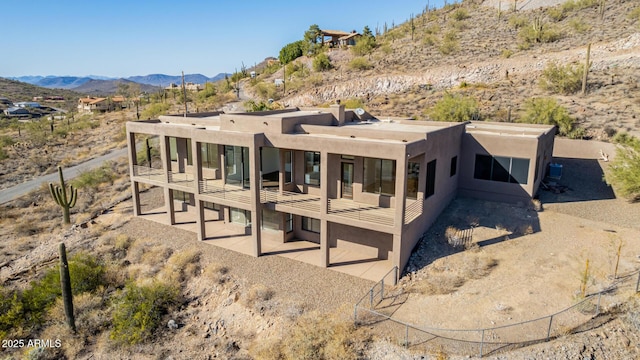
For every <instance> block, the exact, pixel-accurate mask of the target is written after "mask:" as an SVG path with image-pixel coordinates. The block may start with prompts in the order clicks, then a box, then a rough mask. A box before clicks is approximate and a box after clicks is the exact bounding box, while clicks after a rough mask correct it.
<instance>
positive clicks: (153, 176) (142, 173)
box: [133, 165, 166, 182]
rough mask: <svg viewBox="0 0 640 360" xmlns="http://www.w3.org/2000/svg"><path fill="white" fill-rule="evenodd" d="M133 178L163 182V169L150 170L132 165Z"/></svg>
mask: <svg viewBox="0 0 640 360" xmlns="http://www.w3.org/2000/svg"><path fill="white" fill-rule="evenodd" d="M133 176H137V177H141V178H146V179H147V180H151V181H157V182H165V179H166V178H165V174H164V169H162V168H160V169H156V168H150V167H148V166H140V165H133Z"/></svg>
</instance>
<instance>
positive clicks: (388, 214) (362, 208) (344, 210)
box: [328, 199, 395, 226]
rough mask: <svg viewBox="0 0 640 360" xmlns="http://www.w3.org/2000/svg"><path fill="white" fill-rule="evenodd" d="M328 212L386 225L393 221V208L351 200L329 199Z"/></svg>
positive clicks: (392, 223)
mask: <svg viewBox="0 0 640 360" xmlns="http://www.w3.org/2000/svg"><path fill="white" fill-rule="evenodd" d="M328 213H329V214H340V215H341V216H344V217H347V218H351V219H355V220H361V221H367V222H372V223H376V224H381V225H387V226H393V225H394V223H395V219H394V217H395V210H394V209H393V208H382V207H379V206H374V205H368V204H361V203H357V202H355V201H351V200H344V199H329V206H328Z"/></svg>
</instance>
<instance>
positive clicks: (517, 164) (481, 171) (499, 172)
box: [473, 154, 529, 184]
mask: <svg viewBox="0 0 640 360" xmlns="http://www.w3.org/2000/svg"><path fill="white" fill-rule="evenodd" d="M473 177H474V178H475V179H480V180H491V181H500V182H508V183H516V184H526V183H527V181H528V178H529V159H519V158H511V157H506V156H491V155H480V154H477V155H476V164H475V169H474V172H473Z"/></svg>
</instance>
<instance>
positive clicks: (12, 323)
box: [0, 253, 105, 335]
mask: <svg viewBox="0 0 640 360" xmlns="http://www.w3.org/2000/svg"><path fill="white" fill-rule="evenodd" d="M104 272H105V268H104V266H103V265H102V264H100V263H99V262H98V260H97V259H96V258H95V257H93V256H91V255H88V254H83V253H80V254H77V255H74V256H73V257H72V258H70V259H69V277H70V278H71V291H72V292H73V294H75V295H78V294H82V293H85V292H93V291H95V290H97V289H98V288H100V287H101V286H103V285H104ZM0 295H2V296H0V335H2V333H5V334H6V333H9V332H11V331H13V332H14V333H15V332H18V333H19V332H21V331H23V330H28V329H31V328H33V327H34V326H36V325H39V324H41V323H42V322H43V321H44V320H45V315H46V314H47V311H48V309H49V308H50V307H51V306H52V305H53V304H54V303H55V302H56V299H58V298H60V297H61V296H62V290H61V288H60V269H59V266H56V267H54V268H51V269H49V270H47V271H45V273H44V275H43V276H42V278H41V279H39V280H36V281H32V282H31V284H30V285H29V287H28V288H27V289H25V290H24V291H22V292H20V291H17V290H16V291H13V292H10V291H7V290H3V289H1V288H0Z"/></svg>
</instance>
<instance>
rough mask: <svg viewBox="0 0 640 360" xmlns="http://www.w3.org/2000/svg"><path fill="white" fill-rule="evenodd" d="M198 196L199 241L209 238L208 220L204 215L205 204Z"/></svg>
mask: <svg viewBox="0 0 640 360" xmlns="http://www.w3.org/2000/svg"><path fill="white" fill-rule="evenodd" d="M195 196H196V214H197V216H198V219H197V220H196V222H197V228H198V241H202V240H204V239H206V238H207V230H206V222H205V217H204V204H203V203H202V200H200V196H199V195H195Z"/></svg>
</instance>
